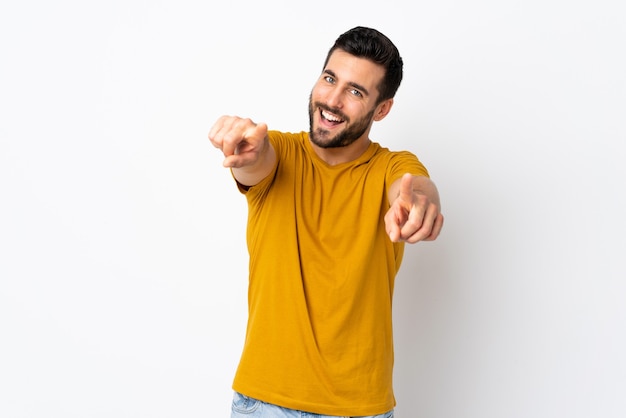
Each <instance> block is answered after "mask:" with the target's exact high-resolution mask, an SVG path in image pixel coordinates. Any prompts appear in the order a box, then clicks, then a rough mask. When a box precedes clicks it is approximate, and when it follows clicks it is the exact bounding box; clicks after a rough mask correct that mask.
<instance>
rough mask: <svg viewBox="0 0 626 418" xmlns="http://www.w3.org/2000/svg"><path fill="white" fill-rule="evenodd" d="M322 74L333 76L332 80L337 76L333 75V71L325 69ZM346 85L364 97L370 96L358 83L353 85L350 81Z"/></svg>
mask: <svg viewBox="0 0 626 418" xmlns="http://www.w3.org/2000/svg"><path fill="white" fill-rule="evenodd" d="M324 72H325V73H326V74H328V75H330V76H333V77H334V78H337V74H335V72H334V71H333V70H329V69H326V70H324ZM348 85H349V86H352V87H354V88H355V89H357V90H361V91H362V92H363V93H364V94H365V95H366V96H369V94H370V92H369V91H368V90H367V89H366V88H365V87H363V86H362V85H360V84H358V83H354V82H351V81H350V82H348Z"/></svg>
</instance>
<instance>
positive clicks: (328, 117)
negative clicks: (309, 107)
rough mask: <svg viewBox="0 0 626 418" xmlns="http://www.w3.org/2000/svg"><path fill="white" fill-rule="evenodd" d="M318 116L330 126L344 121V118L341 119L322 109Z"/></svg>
mask: <svg viewBox="0 0 626 418" xmlns="http://www.w3.org/2000/svg"><path fill="white" fill-rule="evenodd" d="M320 116H321V118H322V121H324V122H326V123H327V124H329V125H332V126H336V125H339V124H341V123H343V122H344V119H342V118H341V117H339V116H337V115H335V114H334V113H330V112H329V111H327V110H324V109H321V110H320Z"/></svg>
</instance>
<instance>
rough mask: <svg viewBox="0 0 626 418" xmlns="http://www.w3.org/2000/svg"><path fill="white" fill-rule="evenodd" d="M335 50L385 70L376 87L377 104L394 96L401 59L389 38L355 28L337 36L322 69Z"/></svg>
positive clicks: (372, 31)
mask: <svg viewBox="0 0 626 418" xmlns="http://www.w3.org/2000/svg"><path fill="white" fill-rule="evenodd" d="M336 49H341V50H343V51H345V52H347V53H349V54H352V55H354V56H356V57H360V58H366V59H368V60H370V61H372V62H374V63H376V64H379V65H382V66H383V67H384V68H385V76H384V77H383V79H382V81H381V82H380V85H378V93H379V94H380V96H379V97H378V103H380V102H382V101H383V100H387V99H391V98H393V97H394V96H395V95H396V91H397V90H398V87H400V82H401V81H402V57H400V52H398V48H396V46H395V45H394V44H393V42H391V40H390V39H389V38H387V37H386V36H385V35H383V34H382V33H380V32H379V31H377V30H376V29H372V28H366V27H363V26H357V27H355V28H352V29H350V30H349V31H347V32H345V33H343V34H341V35H339V37H338V38H337V40H336V41H335V44H334V45H333V46H332V47H331V48H330V50H329V51H328V55H327V56H326V61H325V62H324V68H326V65H327V64H328V60H329V59H330V56H331V55H332V53H333V52H334V51H335V50H336Z"/></svg>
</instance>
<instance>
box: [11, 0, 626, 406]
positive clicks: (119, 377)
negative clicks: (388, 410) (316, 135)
mask: <svg viewBox="0 0 626 418" xmlns="http://www.w3.org/2000/svg"><path fill="white" fill-rule="evenodd" d="M621 4H622V3H621V2H619V1H618V0H615V1H612V2H611V1H608V0H604V1H603V0H600V1H595V2H591V1H586V2H583V1H576V0H574V1H564V0H562V1H559V0H542V1H539V0H525V1H521V0H520V1H506V2H503V1H496V0H478V1H473V2H465V1H460V0H450V1H445V0H443V1H436V2H434V1H428V2H427V1H417V2H404V1H403V2H399V1H385V2H380V1H364V0H359V1H354V0H353V1H346V2H330V3H328V2H326V3H325V2H312V3H311V2H309V3H299V2H294V1H289V2H288V1H282V2H281V1H277V0H273V1H266V2H261V1H231V2H224V4H218V3H216V2H211V1H139V0H124V1H107V2H85V1H68V0H61V1H54V2H52V1H43V0H42V1H21V2H17V1H15V2H5V3H3V5H2V6H1V7H0V45H1V46H0V76H1V77H0V88H1V90H0V112H1V113H0V141H1V142H0V212H1V213H0V338H1V340H0V416H2V417H6V418H22V417H28V418H35V417H36V418H40V417H41V418H43V417H46V418H49V417H59V418H60V417H63V418H70V417H80V418H85V417H107V418H110V417H115V418H123V417H130V418H139V417H150V418H157V417H167V418H169V417H186V418H192V417H226V416H229V411H230V401H231V389H230V384H231V381H232V377H233V373H234V369H235V367H236V364H237V361H238V357H239V353H240V349H241V343H242V340H243V333H244V326H245V319H246V317H245V313H246V271H247V253H246V249H245V243H244V238H245V237H244V233H245V217H246V208H245V201H244V199H243V198H242V196H241V195H239V194H238V192H237V191H236V189H235V187H234V184H233V182H232V180H231V178H230V175H229V173H228V172H227V170H225V169H224V168H223V167H222V166H221V160H222V158H221V155H220V153H219V152H218V151H217V150H215V149H214V148H213V147H212V146H211V145H210V143H209V142H208V140H207V139H206V136H207V132H208V130H209V129H210V126H211V125H212V124H213V122H214V121H215V120H216V119H217V117H219V116H220V115H222V114H226V113H228V114H239V115H242V116H248V117H251V118H253V119H254V120H257V121H265V122H267V123H268V124H269V125H270V127H271V128H275V129H282V130H287V131H299V130H306V129H308V119H307V115H306V106H307V101H308V94H309V92H310V89H311V87H312V85H313V83H314V81H315V79H316V77H317V76H318V74H319V72H320V71H321V69H322V68H321V67H322V64H323V60H324V58H325V55H326V52H327V50H328V48H329V47H330V46H331V44H332V43H333V41H334V40H335V38H336V37H337V36H338V35H339V34H340V33H342V32H343V31H345V30H347V29H349V28H351V27H353V26H356V25H367V26H372V27H376V28H377V29H379V30H381V31H382V32H384V33H386V34H387V35H388V36H389V37H390V38H391V39H392V40H394V42H395V43H396V44H397V46H398V47H399V49H400V51H401V54H402V56H403V58H404V61H405V79H404V81H403V84H402V86H401V87H400V90H399V92H398V95H397V97H396V103H395V106H394V108H393V110H392V112H391V114H390V115H389V116H388V117H387V118H386V119H385V120H384V121H381V122H380V123H378V124H376V125H375V129H374V130H373V134H372V138H373V139H374V140H376V141H377V142H380V143H382V144H383V145H385V146H387V147H389V148H392V149H409V150H411V151H413V152H415V153H416V154H417V155H418V156H419V157H420V159H421V160H422V161H423V162H424V163H425V164H426V165H427V167H428V168H429V170H430V172H431V175H432V177H433V179H434V180H435V181H436V183H437V184H438V186H439V189H440V192H441V195H442V200H443V205H444V213H445V216H446V225H445V230H444V232H443V233H442V235H441V237H440V239H439V240H438V241H436V242H434V243H423V244H418V245H415V246H411V247H407V252H406V257H405V263H404V265H403V267H402V270H401V273H400V275H399V277H398V280H397V287H396V299H395V307H394V310H395V311H394V313H395V325H396V374H395V389H396V397H397V400H398V407H397V416H399V417H403V418H413V417H420V418H421V417H423V418H450V417H455V418H457V417H458V418H492V417H493V418H529V417H532V418H544V417H545V418H548V417H549V418H552V417H554V418H556V417H569V418H574V417H575V418H578V417H580V418H589V417H602V418H613V417H620V418H621V417H624V416H626V396H625V394H626V360H625V355H626V354H625V353H626V307H625V306H624V305H625V300H626V284H625V279H626V265H625V261H624V260H625V258H626V257H625V255H626V240H625V232H626V222H625V220H624V213H625V212H626V199H625V197H624V180H625V179H626V170H625V168H624V160H625V157H626V153H625V151H624V145H625V140H626V126H625V125H626V123H625V119H626V118H625V116H626V82H625V74H626V59H625V52H624V51H626V45H625V43H626V42H625V40H626V29H625V28H626V26H625V25H624V7H623V6H621Z"/></svg>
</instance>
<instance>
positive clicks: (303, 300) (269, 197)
mask: <svg viewBox="0 0 626 418" xmlns="http://www.w3.org/2000/svg"><path fill="white" fill-rule="evenodd" d="M269 138H270V141H271V143H272V145H273V146H274V148H275V150H276V153H277V157H278V162H277V165H276V167H275V168H274V170H273V172H272V173H271V174H270V175H269V176H268V177H267V178H266V179H264V180H263V181H262V182H261V183H259V184H257V185H256V186H253V187H251V188H249V189H248V190H244V189H241V191H242V192H243V193H245V195H246V198H247V201H248V230H247V243H248V251H249V255H250V267H249V268H250V277H249V289H248V307H249V312H248V325H247V330H246V339H245V343H244V348H243V353H242V356H241V361H240V363H239V367H238V369H237V373H236V375H235V379H234V383H233V389H234V390H236V391H238V392H240V393H242V394H244V395H247V396H250V397H253V398H256V399H260V400H263V401H265V402H269V403H273V404H276V405H280V406H283V407H287V408H291V409H297V410H303V411H308V412H314V413H319V414H325V415H375V414H381V413H384V412H386V411H389V410H391V409H393V408H394V407H395V398H394V395H393V387H392V371H393V336H392V318H391V314H392V308H391V306H392V296H393V288H394V278H395V276H396V273H397V271H398V269H399V268H400V263H401V260H402V255H403V251H404V245H403V243H392V242H391V241H390V240H389V237H388V236H387V234H386V232H385V227H384V220H383V217H384V215H385V213H386V211H387V209H388V208H389V203H388V198H387V192H388V189H389V187H390V185H391V184H392V183H393V182H394V181H395V180H397V179H399V178H400V177H401V176H402V175H403V174H404V173H407V172H409V173H412V174H415V175H424V176H427V175H428V172H427V171H426V169H425V168H424V166H423V165H422V164H421V163H420V162H419V161H418V159H417V158H416V157H415V156H414V155H413V154H411V153H409V152H405V151H403V152H391V151H389V150H388V149H386V148H383V147H381V146H380V145H379V144H377V143H371V144H370V146H369V148H368V149H367V150H366V152H365V153H364V154H363V155H361V156H360V157H359V158H357V159H356V160H355V161H352V162H348V163H344V164H339V165H335V166H330V165H328V164H326V163H325V162H324V161H323V160H321V159H320V158H319V157H318V156H317V155H316V154H315V151H314V150H313V148H312V146H311V144H310V142H309V138H308V134H307V133H305V132H302V133H298V134H292V133H280V132H276V131H270V132H269Z"/></svg>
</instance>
